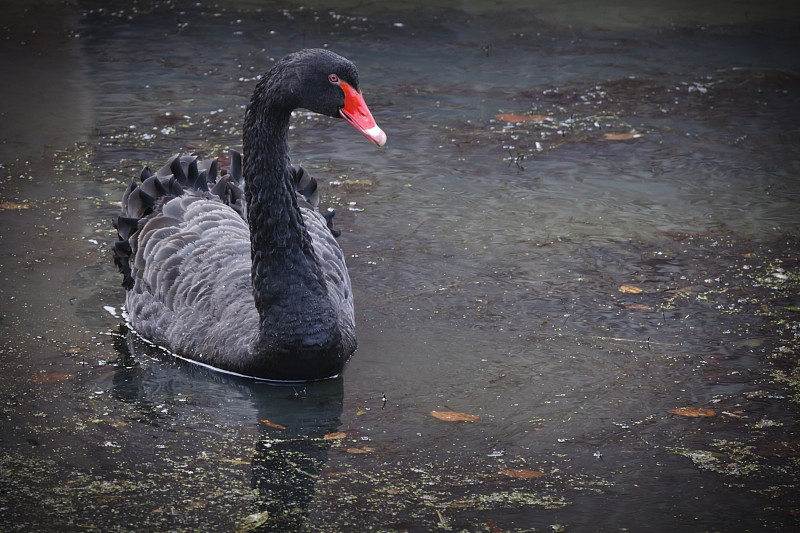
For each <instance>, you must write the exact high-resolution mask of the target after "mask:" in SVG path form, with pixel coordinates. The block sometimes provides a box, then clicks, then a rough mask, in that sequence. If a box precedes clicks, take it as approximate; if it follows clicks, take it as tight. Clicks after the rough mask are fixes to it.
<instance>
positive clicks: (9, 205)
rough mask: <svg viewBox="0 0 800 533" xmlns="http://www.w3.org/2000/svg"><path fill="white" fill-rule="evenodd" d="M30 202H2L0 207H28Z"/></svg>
mask: <svg viewBox="0 0 800 533" xmlns="http://www.w3.org/2000/svg"><path fill="white" fill-rule="evenodd" d="M30 208H31V204H18V203H17V202H3V203H2V204H0V209H8V210H10V209H30Z"/></svg>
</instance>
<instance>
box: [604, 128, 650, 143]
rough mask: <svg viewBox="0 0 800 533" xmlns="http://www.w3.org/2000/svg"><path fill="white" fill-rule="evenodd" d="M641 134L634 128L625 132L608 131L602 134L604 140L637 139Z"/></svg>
mask: <svg viewBox="0 0 800 533" xmlns="http://www.w3.org/2000/svg"><path fill="white" fill-rule="evenodd" d="M641 136H642V134H641V133H639V132H638V131H636V130H631V131H629V132H627V133H617V132H613V131H610V132H608V133H606V134H604V135H603V140H605V141H629V140H631V139H638V138H639V137H641Z"/></svg>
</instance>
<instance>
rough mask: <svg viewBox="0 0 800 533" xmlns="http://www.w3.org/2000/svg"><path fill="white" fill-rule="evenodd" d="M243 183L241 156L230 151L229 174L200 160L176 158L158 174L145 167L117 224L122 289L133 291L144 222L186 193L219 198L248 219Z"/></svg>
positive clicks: (128, 192)
mask: <svg viewBox="0 0 800 533" xmlns="http://www.w3.org/2000/svg"><path fill="white" fill-rule="evenodd" d="M243 186H244V179H243V178H242V158H241V155H240V154H239V153H238V152H236V151H234V150H231V167H230V171H229V172H228V171H226V170H223V171H222V172H220V170H219V162H218V160H217V158H212V159H205V160H202V161H200V160H198V158H197V156H184V155H181V154H175V155H174V156H172V157H171V158H170V159H169V160H168V161H167V163H166V164H165V165H164V166H163V167H161V168H160V169H158V170H157V171H156V172H155V173H154V172H153V171H152V170H151V169H150V167H148V166H146V167H144V168H143V169H142V171H141V173H140V174H139V180H138V183H137V180H135V179H134V180H131V183H130V185H129V186H128V187H127V188H126V189H125V192H124V193H123V195H122V202H121V203H122V213H121V214H120V216H119V217H117V219H116V220H115V221H113V225H114V228H116V230H117V237H118V240H117V242H116V243H115V244H114V247H113V250H112V251H113V254H114V264H115V265H116V266H117V268H118V269H119V271H120V273H121V274H122V276H123V280H122V286H123V287H125V289H127V290H130V289H132V288H133V285H134V283H135V280H134V278H133V275H132V269H131V258H132V256H133V255H134V253H135V247H136V238H137V237H136V235H137V232H138V231H139V228H140V227H141V226H142V225H143V224H142V223H141V221H142V220H143V219H145V218H150V217H153V216H158V214H159V213H160V212H161V211H162V209H163V206H164V205H165V204H167V202H169V200H171V199H172V198H175V197H179V196H183V195H184V194H186V193H187V191H195V194H197V193H199V194H201V195H203V194H205V195H207V196H208V197H213V196H216V197H217V198H219V199H220V200H221V201H222V202H223V203H225V204H226V205H228V206H230V207H231V208H233V210H234V211H236V212H237V213H238V214H239V216H241V217H242V218H245V216H246V215H245V205H244V191H243Z"/></svg>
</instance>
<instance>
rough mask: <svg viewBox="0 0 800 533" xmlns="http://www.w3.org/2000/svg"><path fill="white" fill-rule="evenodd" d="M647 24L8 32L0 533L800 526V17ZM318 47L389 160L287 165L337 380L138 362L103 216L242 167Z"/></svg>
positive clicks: (28, 27)
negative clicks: (205, 169)
mask: <svg viewBox="0 0 800 533" xmlns="http://www.w3.org/2000/svg"><path fill="white" fill-rule="evenodd" d="M661 4H662V3H661V2H648V3H644V4H643V3H640V2H636V3H633V2H631V3H616V4H614V5H609V4H600V5H598V4H597V3H594V2H577V1H576V2H566V3H565V2H563V1H562V2H533V3H529V2H492V3H489V2H427V3H422V2H419V3H414V2H412V3H404V4H403V5H402V6H396V5H390V4H386V3H381V2H375V3H372V2H328V3H326V4H324V5H323V4H316V5H315V6H306V7H304V8H301V7H299V4H295V3H274V2H263V3H261V2H255V1H251V2H233V3H223V4H207V3H203V2H199V3H196V2H139V3H138V4H128V3H123V2H111V3H109V2H78V3H76V4H69V5H62V4H59V3H55V2H53V3H42V4H37V5H35V6H33V5H28V4H27V3H24V2H12V4H11V5H10V6H8V7H7V8H4V12H3V13H2V19H0V22H2V23H0V39H1V40H0V65H2V67H3V71H4V72H6V74H7V78H6V81H5V82H4V83H3V84H2V88H0V113H2V115H0V118H2V124H3V127H2V131H0V141H2V143H1V144H0V203H2V210H0V302H1V303H0V368H2V373H1V374H0V375H1V377H0V391H1V392H2V394H1V395H0V396H1V397H2V402H3V403H2V416H1V417H0V480H1V481H2V483H0V487H1V488H0V524H2V525H0V530H3V531H6V530H7V531H49V530H59V531H63V530H69V531H78V530H86V529H99V530H102V531H134V530H141V531H145V530H146V531H173V530H174V531H236V530H247V529H248V528H250V527H251V526H252V527H255V528H256V529H259V530H262V531H291V530H304V531H432V530H442V531H464V530H466V531H491V532H496V531H623V530H627V531H665V532H666V531H788V530H792V529H794V528H796V527H798V516H800V507H798V504H797V501H798V500H799V498H798V496H799V494H798V489H797V475H798V471H799V469H798V457H800V446H799V445H798V426H797V420H798V416H797V415H798V403H797V402H798V399H799V398H800V391H799V390H798V387H800V384H798V366H797V355H798V338H800V333H798V331H799V330H798V321H797V316H798V311H797V309H798V307H799V306H800V302H799V301H798V294H800V292H799V291H800V289H799V288H798V287H800V283H798V279H799V273H800V260H799V259H798V258H800V244H799V243H798V233H799V232H800V217H798V214H797V213H798V211H797V205H798V200H800V165H798V160H799V159H798V154H799V153H800V130H798V126H797V124H798V112H797V110H798V109H800V93H798V90H800V77H798V59H797V54H796V50H797V49H798V38H797V35H798V34H797V31H796V29H797V27H798V22H799V21H800V18H798V15H799V13H798V11H797V8H796V7H795V6H794V4H792V3H788V2H785V3H781V2H775V3H771V4H770V5H766V6H760V7H754V6H752V5H750V3H745V2H742V3H730V2H711V3H704V4H703V5H702V6H696V5H695V3H690V2H678V3H670V4H669V6H662V5H661ZM318 46H327V47H329V48H331V49H332V50H334V51H336V52H338V53H341V54H343V55H345V56H347V57H349V58H350V59H352V60H353V61H354V62H355V63H356V64H357V65H358V67H359V71H360V76H361V83H362V88H363V92H364V96H365V98H366V100H367V102H368V104H369V105H370V108H371V109H372V112H373V114H374V116H375V118H376V120H377V121H378V124H379V125H380V126H381V127H382V128H383V129H384V130H385V131H386V132H387V134H388V143H387V145H386V147H385V148H383V149H377V148H375V147H374V146H372V145H371V144H370V143H367V142H365V141H364V140H363V139H362V138H361V137H360V136H359V135H358V134H357V133H356V132H354V131H353V130H352V128H349V127H348V126H346V125H345V124H344V123H342V122H341V121H333V120H329V119H327V118H320V117H316V116H313V115H310V114H308V113H305V112H299V113H297V115H296V120H295V127H294V128H293V130H292V132H291V135H292V138H291V145H292V153H293V160H294V161H296V162H298V163H302V164H303V166H304V167H305V168H307V169H308V170H310V171H311V172H312V173H313V174H314V175H315V176H316V177H317V179H318V180H320V182H321V183H323V193H324V198H323V204H325V205H332V206H334V207H335V208H336V209H337V221H338V222H337V225H338V227H339V228H340V229H342V230H343V233H342V236H341V237H340V243H341V245H342V247H343V249H344V250H345V253H346V256H347V258H348V266H349V269H350V275H351V278H352V280H353V289H354V294H355V298H356V300H355V301H356V318H357V335H358V339H359V350H358V351H357V353H356V355H355V356H354V358H353V360H352V361H351V362H350V363H349V365H348V367H347V368H346V370H345V372H344V375H343V376H342V377H341V378H339V379H337V380H333V381H330V382H326V383H319V384H313V385H308V386H305V387H274V386H270V385H266V384H263V383H255V382H252V381H249V380H240V379H231V378H228V377H225V376H222V375H218V374H216V373H214V372H209V371H206V370H203V369H199V368H196V367H192V366H190V365H186V364H183V363H181V362H179V361H176V360H173V359H171V358H170V357H169V356H166V355H164V354H162V353H160V352H159V351H158V350H155V349H153V348H152V347H148V346H146V345H144V344H142V343H141V342H139V341H138V340H137V339H135V338H132V337H131V336H129V335H128V334H127V331H126V330H125V327H124V322H123V320H122V319H121V305H122V302H123V301H124V293H123V289H122V288H121V287H120V285H119V284H120V282H121V279H120V276H119V275H118V274H117V273H116V271H115V269H114V267H113V264H112V261H111V257H110V252H109V249H110V247H111V245H112V243H113V241H114V239H115V233H114V231H113V229H112V228H111V226H110V220H111V219H112V218H113V217H114V216H115V215H116V213H117V210H118V206H117V205H115V204H114V202H118V201H119V199H120V197H121V194H122V192H123V190H124V188H125V186H126V185H127V183H128V182H129V181H130V179H131V177H133V176H135V175H138V172H139V170H140V169H141V167H142V166H144V165H145V164H149V165H156V166H159V165H161V164H162V163H163V162H164V161H166V159H167V158H169V157H170V156H171V155H173V154H174V153H177V152H179V151H180V152H184V153H197V154H200V155H203V156H214V155H219V154H224V153H225V151H226V150H227V149H228V148H229V147H236V146H238V145H240V134H241V133H240V132H241V122H242V115H243V106H244V105H245V104H246V102H247V101H248V98H249V95H250V93H251V91H252V89H253V86H254V84H255V80H256V76H257V75H259V74H260V73H262V72H263V71H265V70H266V69H267V68H268V67H269V65H270V64H271V61H272V60H274V58H277V57H281V56H282V55H284V54H285V53H288V52H290V51H292V50H295V49H298V48H302V47H318ZM628 287H634V288H635V289H640V290H641V292H635V291H633V289H630V288H628ZM676 408H697V409H710V410H712V411H713V416H706V417H688V416H683V415H682V414H675V413H674V412H670V410H673V409H676ZM432 411H456V412H460V413H467V414H471V415H476V416H478V417H480V420H477V421H472V422H445V421H441V420H438V419H436V418H434V417H433V416H431V414H430V413H431V412H432ZM702 412H704V413H706V414H710V412H706V411H702ZM686 413H687V412H686V411H684V412H683V414H686ZM689 413H692V411H689ZM264 421H268V423H267V422H264ZM326 436H327V438H326ZM265 512H266V513H267V514H266V515H265V514H264V513H265ZM248 517H250V520H251V521H248ZM265 518H266V521H264V519H265ZM260 522H263V523H261V524H260V525H257V526H254V525H253V524H258V523H260Z"/></svg>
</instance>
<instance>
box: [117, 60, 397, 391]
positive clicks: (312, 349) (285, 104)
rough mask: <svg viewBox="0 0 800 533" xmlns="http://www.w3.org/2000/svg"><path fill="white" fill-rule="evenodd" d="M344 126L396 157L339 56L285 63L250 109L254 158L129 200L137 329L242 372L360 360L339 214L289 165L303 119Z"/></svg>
mask: <svg viewBox="0 0 800 533" xmlns="http://www.w3.org/2000/svg"><path fill="white" fill-rule="evenodd" d="M298 107H302V108H306V109H309V110H311V111H315V112H318V113H321V114H325V115H329V116H340V117H342V118H345V119H346V120H347V121H348V122H349V123H350V124H352V125H353V126H354V127H355V128H356V129H357V130H359V131H360V132H361V133H362V134H363V135H364V136H366V137H367V138H368V139H370V140H371V141H372V142H374V143H375V144H377V145H379V146H380V145H383V144H384V143H385V141H386V135H385V134H384V133H383V131H382V130H381V129H380V128H379V127H378V126H377V125H376V124H375V121H374V119H373V118H372V115H371V113H370V111H369V109H368V108H367V106H366V104H365V103H364V100H363V97H362V96H361V92H360V90H359V83H358V73H357V71H356V68H355V66H354V65H353V64H352V63H351V62H349V61H348V60H346V59H345V58H343V57H341V56H338V55H336V54H334V53H332V52H329V51H327V50H303V51H300V52H296V53H294V54H290V55H289V56H286V57H285V58H283V59H281V60H280V61H278V62H276V64H275V65H274V66H273V68H272V69H271V70H270V71H269V72H268V73H267V74H266V75H265V76H264V77H262V79H261V80H260V81H259V83H258V84H257V86H256V89H255V92H254V93H253V96H252V98H251V101H250V104H249V105H248V107H247V111H246V114H245V121H244V132H243V154H242V155H240V154H239V153H237V152H234V151H232V152H231V165H230V169H229V170H228V171H223V172H222V173H221V174H220V173H219V170H218V161H217V160H216V159H208V160H204V161H198V160H197V158H196V157H191V156H181V155H176V156H174V157H173V158H172V159H170V160H169V161H168V162H167V164H166V165H165V166H164V167H163V168H161V169H160V170H158V171H157V172H156V173H155V174H153V173H152V172H151V171H150V170H149V168H145V169H144V170H143V171H142V174H141V176H140V183H136V181H135V180H134V181H133V182H132V183H131V185H130V186H129V187H128V188H127V189H126V191H125V194H124V195H123V199H122V215H121V216H120V217H119V218H118V219H117V221H116V224H115V225H116V227H117V232H118V236H119V240H118V241H117V243H116V245H115V247H114V260H115V263H116V264H117V266H118V267H119V270H120V272H121V273H122V274H123V276H124V279H123V286H124V287H125V288H126V290H127V292H126V299H125V305H126V310H127V315H128V321H129V323H130V325H131V326H132V327H133V329H135V330H136V331H137V332H138V333H139V334H140V335H142V336H143V337H145V338H147V339H149V340H150V341H152V342H154V343H156V344H158V345H160V346H163V347H165V348H167V349H169V350H170V351H172V352H173V353H175V354H176V355H178V356H180V357H183V358H186V359H191V360H194V361H197V362H199V363H203V364H206V365H209V366H212V367H215V368H218V369H222V370H225V371H229V372H234V373H237V374H243V375H247V376H254V377H258V378H263V379H271V380H292V381H295V380H297V381H305V380H315V379H324V378H328V377H331V376H335V375H337V374H339V373H340V372H341V370H342V368H343V367H344V365H345V363H346V362H347V360H348V359H349V357H350V356H351V354H352V353H353V352H354V351H355V348H356V339H355V325H354V316H353V295H352V291H351V284H350V278H349V275H348V273H347V267H346V265H345V259H344V254H343V253H342V250H341V248H340V247H339V245H338V243H337V242H336V239H335V233H336V232H335V231H334V230H333V226H332V213H331V214H330V215H322V214H321V213H320V212H319V211H318V209H317V203H318V198H319V195H318V192H317V184H316V181H315V180H314V179H313V178H312V177H311V176H309V175H308V173H307V172H305V170H304V169H303V168H302V167H294V166H292V165H291V164H290V161H289V157H288V146H287V134H288V128H289V121H290V116H291V112H292V110H294V109H296V108H298Z"/></svg>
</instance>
